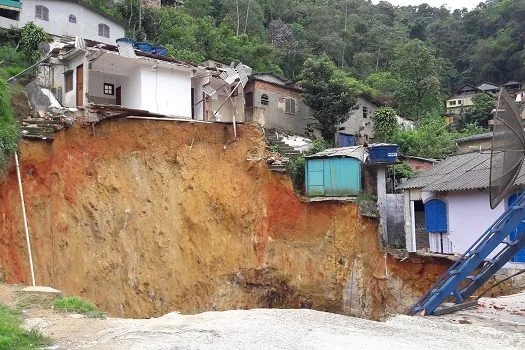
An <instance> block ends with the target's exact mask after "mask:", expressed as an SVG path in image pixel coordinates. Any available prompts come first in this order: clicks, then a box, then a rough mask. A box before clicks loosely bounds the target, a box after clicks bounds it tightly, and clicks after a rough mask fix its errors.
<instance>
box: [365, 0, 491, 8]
mask: <svg viewBox="0 0 525 350" xmlns="http://www.w3.org/2000/svg"><path fill="white" fill-rule="evenodd" d="M386 1H388V2H389V3H391V4H392V5H399V6H409V5H412V6H417V5H420V4H424V3H427V4H429V5H430V6H433V7H440V6H441V5H443V4H445V6H446V7H447V8H449V9H451V10H454V9H460V8H463V7H466V8H467V9H469V10H471V9H473V8H474V7H476V6H477V5H478V4H479V3H480V2H482V1H481V0H427V1H424V0H386ZM372 2H373V3H374V4H377V3H378V2H379V0H372Z"/></svg>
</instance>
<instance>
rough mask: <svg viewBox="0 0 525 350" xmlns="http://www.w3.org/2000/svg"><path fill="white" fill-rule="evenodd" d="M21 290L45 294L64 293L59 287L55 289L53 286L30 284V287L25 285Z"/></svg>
mask: <svg viewBox="0 0 525 350" xmlns="http://www.w3.org/2000/svg"><path fill="white" fill-rule="evenodd" d="M21 292H26V293H44V294H56V295H58V294H62V292H61V291H59V290H58V289H55V288H51V287H45V286H29V287H25V288H23V289H22V290H21Z"/></svg>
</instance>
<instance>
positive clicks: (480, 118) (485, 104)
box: [465, 94, 496, 128]
mask: <svg viewBox="0 0 525 350" xmlns="http://www.w3.org/2000/svg"><path fill="white" fill-rule="evenodd" d="M472 103H473V104H472V106H471V107H468V108H467V110H466V111H465V120H466V122H467V123H474V124H476V125H479V126H483V127H485V128H486V127H488V120H489V118H490V116H491V112H492V110H493V109H494V108H496V102H495V101H494V99H493V98H492V97H491V96H489V95H487V94H477V95H475V96H474V97H473V98H472Z"/></svg>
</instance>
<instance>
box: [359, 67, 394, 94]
mask: <svg viewBox="0 0 525 350" xmlns="http://www.w3.org/2000/svg"><path fill="white" fill-rule="evenodd" d="M365 83H366V84H368V85H369V86H370V87H371V88H373V89H375V90H377V91H378V94H379V95H380V96H381V97H383V98H385V99H387V100H392V99H393V98H394V94H395V89H396V87H397V85H398V84H399V83H398V81H397V79H396V77H395V76H394V75H393V74H392V72H375V73H373V74H370V75H369V76H368V77H367V78H366V79H365Z"/></svg>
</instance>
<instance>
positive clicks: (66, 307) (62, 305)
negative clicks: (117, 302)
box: [53, 297, 97, 314]
mask: <svg viewBox="0 0 525 350" xmlns="http://www.w3.org/2000/svg"><path fill="white" fill-rule="evenodd" d="M53 306H54V308H55V309H57V310H63V311H68V312H78V313H79V314H87V313H93V312H96V311H97V310H96V307H95V305H93V304H91V303H90V302H89V301H86V300H84V299H82V298H79V297H64V298H58V299H56V300H55V301H54V303H53Z"/></svg>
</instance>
